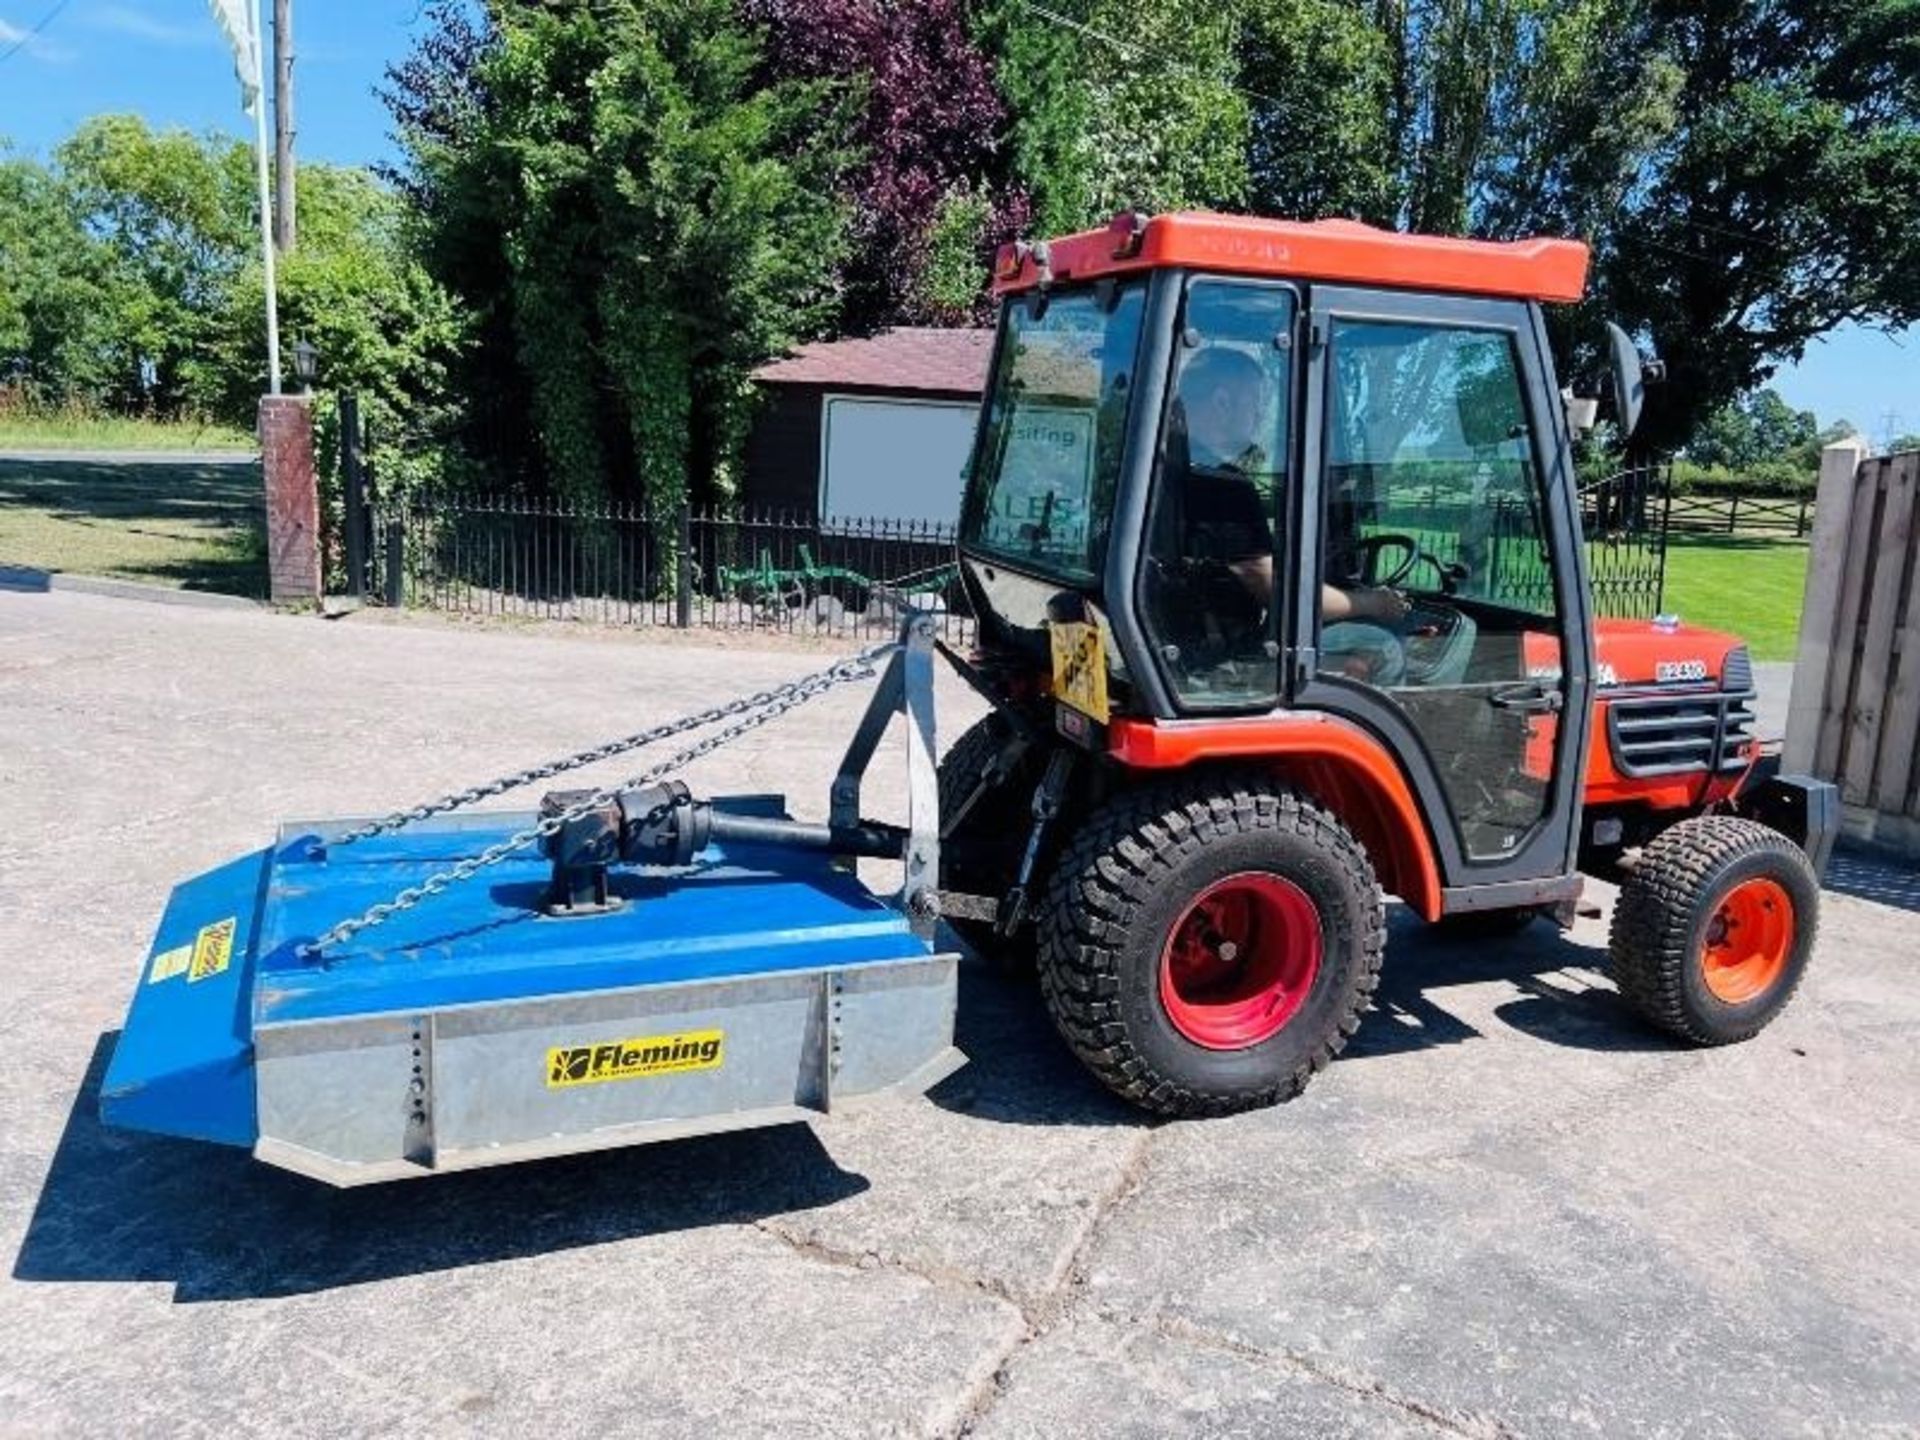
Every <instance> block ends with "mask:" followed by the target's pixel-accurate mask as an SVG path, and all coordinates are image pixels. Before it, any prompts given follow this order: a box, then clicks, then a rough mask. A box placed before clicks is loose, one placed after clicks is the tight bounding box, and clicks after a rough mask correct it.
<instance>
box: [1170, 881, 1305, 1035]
mask: <svg viewBox="0 0 1920 1440" xmlns="http://www.w3.org/2000/svg"><path fill="white" fill-rule="evenodd" d="M1320 948H1321V946H1320V911H1319V909H1318V908H1317V907H1316V906H1315V905H1314V903H1313V901H1312V900H1310V899H1308V898H1307V894H1306V892H1305V891H1304V890H1302V889H1301V888H1300V887H1299V886H1298V885H1295V884H1294V883H1293V882H1292V881H1291V880H1283V879H1281V878H1280V877H1279V876H1278V875H1268V874H1265V873H1263V872H1260V871H1254V870H1249V871H1246V872H1243V873H1242V874H1238V875H1229V876H1227V877H1226V878H1225V879H1224V880H1216V881H1214V883H1213V884H1211V885H1209V886H1208V887H1207V888H1206V889H1205V890H1202V891H1201V892H1200V893H1199V895H1197V896H1195V897H1194V900H1193V902H1192V903H1191V904H1189V905H1188V906H1187V908H1186V909H1185V910H1183V911H1181V912H1180V918H1179V919H1177V920H1175V921H1174V922H1173V928H1172V929H1171V930H1169V931H1168V932H1167V943H1166V946H1165V948H1164V949H1163V950H1162V951H1161V956H1160V1004H1161V1005H1162V1006H1163V1007H1164V1008H1165V1010H1166V1012H1167V1018H1168V1019H1169V1020H1171V1021H1172V1022H1173V1028H1174V1029H1176V1030H1178V1031H1179V1032H1180V1033H1181V1034H1182V1035H1183V1036H1185V1037H1186V1038H1187V1039H1188V1040H1191V1041H1192V1042H1193V1043H1194V1044H1196V1045H1200V1046H1204V1047H1205V1048H1206V1049H1208V1050H1244V1049H1246V1048H1247V1047H1248V1046H1250V1045H1258V1044H1259V1043H1260V1042H1261V1041H1263V1040H1268V1039H1271V1038H1272V1037H1273V1036H1275V1035H1277V1034H1279V1033H1280V1031H1281V1030H1282V1029H1283V1028H1284V1027H1285V1026H1286V1023H1287V1022H1288V1021H1289V1020H1291V1019H1293V1017H1294V1016H1295V1015H1296V1014H1298V1013H1299V1010H1300V1007H1301V1005H1302V1004H1304V1003H1305V1001H1306V998H1307V994H1308V992H1309V991H1311V990H1312V989H1313V982H1314V978H1315V977H1316V976H1317V975H1319V973H1320Z"/></svg>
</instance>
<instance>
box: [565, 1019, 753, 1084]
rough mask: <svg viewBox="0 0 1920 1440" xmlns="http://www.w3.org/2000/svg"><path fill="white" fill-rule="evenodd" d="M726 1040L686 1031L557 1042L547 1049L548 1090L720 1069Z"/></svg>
mask: <svg viewBox="0 0 1920 1440" xmlns="http://www.w3.org/2000/svg"><path fill="white" fill-rule="evenodd" d="M725 1041H726V1032H725V1031H722V1030H689V1031H687V1032H686V1033H685V1034H684V1035H642V1036H640V1037H638V1038H637V1039H633V1040H603V1041H601V1042H600V1043H599V1044H596V1045H556V1046H555V1047H554V1048H553V1049H551V1050H549V1051H547V1088H548V1089H549V1090H558V1089H562V1088H565V1087H567V1086H570V1085H598V1084H599V1083H600V1082H602V1081H603V1080H640V1079H644V1078H645V1077H647V1076H649V1075H680V1074H684V1073H685V1072H687V1071H689V1070H718V1069H719V1068H720V1064H721V1061H722V1060H723V1059H724V1058H725V1056H724V1054H723V1050H724V1046H725Z"/></svg>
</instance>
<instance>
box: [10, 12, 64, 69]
mask: <svg viewBox="0 0 1920 1440" xmlns="http://www.w3.org/2000/svg"><path fill="white" fill-rule="evenodd" d="M72 3H73V0H55V4H54V7H53V8H52V9H51V10H49V11H47V13H46V14H44V15H42V16H41V17H40V20H39V23H38V24H36V25H34V26H33V27H32V28H30V29H29V30H28V31H27V33H26V34H24V35H22V36H21V37H20V38H19V39H17V40H15V41H14V42H13V44H11V45H9V46H8V47H7V48H6V49H5V50H0V64H4V63H5V62H6V61H8V60H11V59H12V58H13V57H14V56H16V55H18V54H19V53H20V52H21V51H22V50H24V49H26V48H27V46H29V45H31V44H32V43H33V42H34V41H35V40H37V39H38V38H39V36H40V32H41V31H42V30H44V29H46V28H47V26H49V25H51V24H52V23H53V22H54V19H55V17H56V16H58V15H59V13H60V12H61V11H62V10H64V9H66V8H67V6H69V5H71V4H72Z"/></svg>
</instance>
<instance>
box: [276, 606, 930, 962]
mask: <svg viewBox="0 0 1920 1440" xmlns="http://www.w3.org/2000/svg"><path fill="white" fill-rule="evenodd" d="M897 643H898V642H896V641H889V642H887V643H886V644H884V645H875V646H871V647H869V648H868V649H866V650H863V651H861V652H860V654H858V655H855V656H852V657H851V658H849V659H846V660H842V661H841V662H840V663H839V664H837V665H833V666H830V667H829V668H828V669H825V670H821V671H817V672H815V673H814V674H812V675H808V676H805V677H804V678H802V679H799V680H796V681H794V682H792V683H791V684H788V685H782V686H780V687H778V688H777V689H774V690H769V691H766V692H763V694H764V696H765V697H767V698H766V703H765V705H764V707H763V708H760V709H758V710H755V711H754V712H753V713H750V714H747V715H746V716H745V717H744V718H743V719H740V720H738V721H736V722H735V723H733V724H732V725H729V726H726V727H725V728H724V729H721V730H716V731H714V732H713V734H711V735H709V736H706V737H705V738H704V739H701V740H698V741H696V742H695V743H694V744H692V745H689V746H688V747H687V748H686V749H684V750H681V751H679V752H677V753H675V754H673V755H670V756H669V757H668V758H667V759H665V760H662V761H661V762H660V763H659V764H658V765H654V766H652V767H651V768H649V769H647V770H645V771H642V772H641V773H640V774H638V775H635V776H632V777H631V778H629V779H626V780H622V781H620V782H619V783H618V784H615V785H608V786H605V787H603V788H602V789H599V790H595V791H594V792H593V793H592V794H591V795H589V796H587V797H586V798H585V799H583V800H580V801H578V802H576V803H575V804H573V805H570V806H568V807H567V808H566V809H565V810H562V811H560V812H559V813H558V814H555V815H549V816H547V817H546V818H545V819H543V820H541V821H540V822H539V823H538V824H535V825H530V826H528V827H527V828H526V829H524V830H521V831H518V832H516V833H515V834H513V835H509V836H508V837H507V838H506V839H505V840H501V841H498V842H496V843H495V844H492V845H489V846H488V847H487V848H486V849H484V850H482V851H481V852H480V853H479V854H478V855H473V856H469V857H468V858H467V859H465V860H462V861H460V862H459V863H458V864H456V865H450V866H448V867H447V868H446V869H445V870H441V871H438V872H437V873H435V874H433V875H429V876H428V877H427V878H426V879H425V880H422V881H421V882H420V883H419V884H418V885H410V886H408V887H407V888H406V889H404V890H402V891H400V892H399V893H398V894H397V895H395V896H394V897H393V898H392V899H391V900H383V901H380V902H379V903H377V904H374V905H369V906H368V907H367V908H366V909H365V910H363V911H362V912H361V913H360V914H358V915H356V916H353V917H352V918H351V919H347V920H342V921H340V922H339V924H337V925H335V926H334V927H333V928H332V929H331V930H328V931H327V932H326V934H324V935H322V936H320V938H319V939H317V940H315V941H314V942H313V943H312V944H311V945H309V946H308V947H307V948H306V952H305V953H306V954H307V955H308V956H309V957H313V956H317V955H319V953H320V952H321V951H323V950H325V949H326V948H327V947H328V946H329V945H337V944H339V943H340V942H341V941H343V940H349V939H351V938H353V937H354V936H355V935H358V934H359V933H360V932H361V931H363V930H367V929H370V928H372V927H373V926H375V925H379V924H381V923H382V922H384V921H386V920H389V919H391V918H392V917H393V916H395V915H398V914H399V913H400V912H401V911H403V910H411V909H412V908H413V907H414V906H416V905H418V904H419V903H420V902H421V901H423V900H427V899H431V898H432V897H433V896H435V895H438V894H440V893H441V892H442V891H443V890H446V889H448V888H450V887H451V886H454V885H457V884H459V883H460V882H461V881H463V880H470V879H472V878H473V877H474V876H475V875H477V874H479V873H480V872H481V871H482V870H485V869H487V868H488V867H489V866H492V865H497V864H499V863H500V862H501V861H502V860H505V859H506V858H507V857H508V856H509V855H512V854H515V853H516V852H518V851H520V850H524V849H526V848H527V846H529V845H532V844H535V843H536V842H538V841H540V840H543V839H545V838H546V837H547V836H549V835H552V834H554V833H555V832H556V831H558V830H559V829H560V828H561V827H562V826H564V825H568V824H571V823H572V822H573V821H575V820H578V819H579V818H580V817H581V816H583V815H586V814H587V813H588V812H590V811H592V810H595V809H597V808H599V807H600V806H602V805H606V804H609V803H611V802H612V801H613V800H614V798H615V797H616V796H618V795H619V794H620V792H621V791H623V790H633V789H638V788H639V787H641V786H643V785H650V784H652V783H653V782H654V781H656V780H659V779H662V778H663V777H665V776H667V775H670V774H672V773H673V772H674V771H676V770H680V769H684V768H685V767H686V766H688V765H691V764H692V763H693V762H694V761H696V760H698V759H700V758H702V757H703V756H706V755H710V754H712V753H713V752H714V751H715V750H718V749H720V747H721V746H723V745H725V744H727V743H728V742H729V741H732V740H735V739H738V738H739V737H740V736H742V735H744V734H746V733H747V732H748V731H750V730H755V729H758V728H759V727H760V726H762V725H765V724H766V723H767V722H768V721H770V720H775V719H778V718H779V717H780V716H782V715H784V714H786V713H787V712H788V711H789V710H794V709H797V708H798V707H800V706H802V705H804V704H806V703H807V702H808V701H809V700H812V699H815V698H817V697H818V696H821V695H824V694H826V693H827V692H828V691H829V690H832V689H834V688H836V687H837V686H840V685H844V684H846V683H848V682H849V681H853V680H862V679H867V678H870V677H871V676H872V675H873V673H874V670H873V662H874V661H875V660H877V659H878V658H879V657H880V656H881V655H884V654H886V653H887V652H888V651H889V650H892V649H894V648H895V646H896V645H897ZM759 698H761V697H755V699H759ZM746 703H749V702H736V704H735V705H734V706H731V707H725V708H726V713H728V714H733V713H738V710H739V708H740V707H741V706H742V705H743V704H746ZM682 728H687V727H685V726H683V727H682ZM628 748H633V747H631V746H629V747H628ZM615 753H618V752H615ZM422 808H424V807H422ZM429 813H432V812H429ZM408 814H409V816H410V815H411V814H412V812H408Z"/></svg>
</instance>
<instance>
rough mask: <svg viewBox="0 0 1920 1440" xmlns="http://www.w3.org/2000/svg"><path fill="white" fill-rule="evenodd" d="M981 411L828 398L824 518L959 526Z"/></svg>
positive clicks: (823, 433)
mask: <svg viewBox="0 0 1920 1440" xmlns="http://www.w3.org/2000/svg"><path fill="white" fill-rule="evenodd" d="M978 414H979V407H978V406H977V405H974V404H970V403H967V402H964V401H953V400H876V399H872V398H870V397H867V396H853V395H828V396H826V397H825V398H824V399H823V400H822V401H821V413H820V516H821V518H822V519H823V520H824V519H836V520H930V521H934V522H936V523H938V524H941V525H954V524H957V523H958V522H959V519H960V493H961V491H962V490H963V489H964V488H965V486H966V469H967V459H968V457H969V456H970V455H971V454H972V451H973V424H974V419H975V417H976V416H977V415H978Z"/></svg>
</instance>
